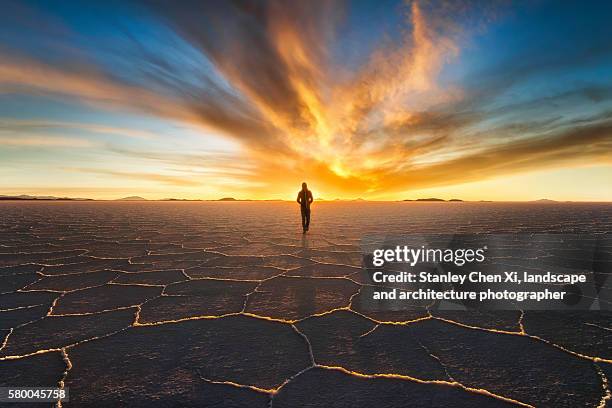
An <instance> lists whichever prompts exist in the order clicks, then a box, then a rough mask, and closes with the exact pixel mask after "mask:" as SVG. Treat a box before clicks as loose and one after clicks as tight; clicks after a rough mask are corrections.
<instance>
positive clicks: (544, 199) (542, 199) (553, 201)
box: [532, 198, 558, 204]
mask: <svg viewBox="0 0 612 408" xmlns="http://www.w3.org/2000/svg"><path fill="white" fill-rule="evenodd" d="M532 203H542V204H545V203H551V204H554V203H558V201H555V200H549V199H548V198H541V199H539V200H533V201H532Z"/></svg>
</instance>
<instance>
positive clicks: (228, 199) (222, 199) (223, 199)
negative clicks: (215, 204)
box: [217, 197, 238, 201]
mask: <svg viewBox="0 0 612 408" xmlns="http://www.w3.org/2000/svg"><path fill="white" fill-rule="evenodd" d="M217 201H238V200H236V199H235V198H234V197H223V198H220V199H218V200H217Z"/></svg>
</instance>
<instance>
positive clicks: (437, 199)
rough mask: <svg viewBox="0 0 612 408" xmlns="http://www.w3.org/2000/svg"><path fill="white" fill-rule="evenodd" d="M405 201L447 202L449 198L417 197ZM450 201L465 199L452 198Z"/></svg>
mask: <svg viewBox="0 0 612 408" xmlns="http://www.w3.org/2000/svg"><path fill="white" fill-rule="evenodd" d="M403 201H444V202H446V201H447V200H444V199H442V198H417V199H416V200H403ZM448 201H449V202H451V201H452V202H457V201H463V200H460V199H458V198H451V199H450V200H448Z"/></svg>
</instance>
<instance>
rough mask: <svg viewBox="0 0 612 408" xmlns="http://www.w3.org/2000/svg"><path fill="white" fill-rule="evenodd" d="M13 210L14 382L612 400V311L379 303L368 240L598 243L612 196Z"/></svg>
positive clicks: (434, 402)
mask: <svg viewBox="0 0 612 408" xmlns="http://www.w3.org/2000/svg"><path fill="white" fill-rule="evenodd" d="M0 214H2V216H1V217H0V277H1V280H0V342H1V348H0V386H7V385H11V386H57V385H58V384H61V385H63V386H65V387H69V388H70V402H67V403H64V404H63V406H75V407H80V406H96V407H97V406H108V407H111V406H112V407H116V406H130V407H138V406H142V407H145V406H147V407H148V406H151V405H152V404H159V405H161V406H186V405H197V406H203V407H255V408H257V407H262V408H264V407H269V406H272V407H277V408H278V407H326V408H327V407H339V408H340V407H373V406H380V407H406V406H410V407H431V406H457V407H479V408H480V407H488V406H538V407H578V406H580V407H583V406H584V407H598V406H600V407H603V406H605V404H606V401H607V402H608V403H609V399H610V390H609V382H608V380H607V379H608V378H611V379H612V346H611V345H612V314H610V313H609V312H603V311H584V312H560V311H555V312H550V311H526V312H521V311H518V310H517V311H489V312H458V311H457V312H452V311H446V312H442V311H432V310H428V309H427V308H426V307H414V308H411V309H409V310H383V311H380V310H378V311H373V310H369V309H368V308H367V307H366V306H365V305H366V304H367V302H364V301H363V300H364V299H366V298H368V297H371V292H372V290H374V289H376V288H375V287H373V286H372V285H371V284H369V283H368V282H367V281H366V280H364V278H363V274H362V270H361V268H360V266H361V263H362V253H361V247H360V244H361V239H362V237H363V236H364V235H375V234H382V235H385V234H391V235H393V234H395V235H400V234H415V233H421V234H448V233H451V234H452V233H470V234H472V233H496V234H504V233H517V232H521V233H551V234H557V233H566V234H568V233H572V234H585V237H587V236H592V235H593V234H603V233H609V232H610V231H611V230H612V205H610V204H596V203H592V204H587V203H583V204H579V203H565V204H538V203H525V204H521V203H416V202H410V203H375V202H317V203H315V204H314V206H313V215H312V226H311V231H310V232H309V233H308V234H305V235H303V234H302V232H301V228H300V219H299V208H298V207H297V205H295V204H294V203H284V202H2V203H0ZM585 239H586V238H585ZM603 245H604V247H603V251H612V247H610V246H606V245H608V243H606V242H604V244H603ZM580 249H581V248H580V242H578V241H577V242H576V249H575V252H572V251H570V253H565V252H564V253H563V255H564V256H567V257H568V259H575V258H577V257H579V256H580ZM511 250H512V249H511V248H510V249H508V251H511ZM564 251H566V252H567V250H564ZM503 255H504V254H501V255H500V259H502V258H504V256H503ZM524 266H526V267H529V262H528V260H527V259H526V260H525V263H524ZM603 267H604V268H608V269H607V270H608V271H610V270H611V269H610V268H609V265H607V264H604V265H603ZM37 406H41V405H40V404H37Z"/></svg>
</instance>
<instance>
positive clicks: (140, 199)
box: [117, 196, 147, 201]
mask: <svg viewBox="0 0 612 408" xmlns="http://www.w3.org/2000/svg"><path fill="white" fill-rule="evenodd" d="M117 201H147V199H146V198H142V197H139V196H129V197H123V198H119V199H117Z"/></svg>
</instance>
